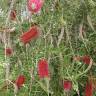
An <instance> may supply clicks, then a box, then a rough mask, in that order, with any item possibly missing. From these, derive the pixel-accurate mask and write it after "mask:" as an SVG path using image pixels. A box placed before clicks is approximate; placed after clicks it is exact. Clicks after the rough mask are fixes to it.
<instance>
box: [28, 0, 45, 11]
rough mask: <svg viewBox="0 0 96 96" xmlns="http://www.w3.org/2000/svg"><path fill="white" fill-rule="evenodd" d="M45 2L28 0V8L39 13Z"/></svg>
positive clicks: (42, 0)
mask: <svg viewBox="0 0 96 96" xmlns="http://www.w3.org/2000/svg"><path fill="white" fill-rule="evenodd" d="M43 3H44V0H28V2H27V5H28V9H29V11H31V12H33V13H37V12H38V11H40V9H41V8H42V6H43Z"/></svg>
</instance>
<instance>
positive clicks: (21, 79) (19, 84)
mask: <svg viewBox="0 0 96 96" xmlns="http://www.w3.org/2000/svg"><path fill="white" fill-rule="evenodd" d="M24 82H25V76H24V75H20V76H19V77H18V78H17V80H16V82H15V83H16V85H17V87H18V88H20V87H22V85H23V84H24Z"/></svg>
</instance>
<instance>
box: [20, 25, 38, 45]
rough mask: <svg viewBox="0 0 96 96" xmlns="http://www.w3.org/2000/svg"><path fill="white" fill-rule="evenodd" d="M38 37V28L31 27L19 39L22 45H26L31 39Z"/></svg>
mask: <svg viewBox="0 0 96 96" xmlns="http://www.w3.org/2000/svg"><path fill="white" fill-rule="evenodd" d="M38 35H39V28H38V27H37V26H33V27H31V28H30V29H29V30H28V31H27V32H25V33H24V34H23V35H22V36H21V38H20V39H21V41H22V42H23V43H24V44H26V43H28V42H30V41H31V40H32V39H34V38H36V37H38Z"/></svg>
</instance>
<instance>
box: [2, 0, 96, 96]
mask: <svg viewBox="0 0 96 96" xmlns="http://www.w3.org/2000/svg"><path fill="white" fill-rule="evenodd" d="M15 1H16V2H15V4H14V9H16V12H17V21H16V22H14V21H11V20H10V21H9V22H8V24H7V26H5V22H6V18H7V16H8V11H9V8H10V3H11V0H0V8H2V12H3V13H2V14H0V30H1V29H2V28H5V27H7V28H12V27H15V29H16V30H15V32H13V33H10V38H11V40H10V45H11V47H12V48H13V50H14V54H13V56H12V57H10V58H7V62H9V63H10V76H9V79H10V80H15V79H16V78H17V76H18V75H19V74H24V75H25V76H26V82H25V85H24V87H22V88H21V89H20V90H19V92H18V94H17V96H47V93H48V90H46V82H45V81H44V80H40V79H39V78H38V75H37V62H38V60H39V59H40V58H42V57H45V58H47V59H48V62H49V67H50V83H49V90H50V91H51V92H53V94H50V96H66V93H65V92H64V90H63V86H62V80H64V79H68V80H71V81H72V83H73V89H72V91H71V92H70V93H69V94H70V96H77V95H75V94H76V91H78V90H79V91H80V93H81V95H80V96H84V88H85V87H84V86H85V83H86V80H87V77H88V76H89V75H90V73H91V74H92V76H94V77H95V75H96V74H95V72H96V68H95V66H96V64H95V62H96V31H95V30H96V0H45V3H44V6H43V8H42V10H41V11H40V13H38V14H33V15H32V16H31V18H30V19H29V20H26V16H28V15H29V14H28V11H26V2H27V0H15ZM21 11H22V12H25V13H26V12H27V13H26V14H23V13H22V12H21ZM34 24H36V25H38V26H40V28H41V35H40V37H39V38H38V39H36V40H33V41H31V42H30V43H29V44H27V45H26V46H24V45H22V44H21V42H20V40H19V38H20V36H21V34H22V32H26V31H27V30H28V29H29V28H30V26H32V25H34ZM62 30H63V31H64V33H63V36H62V38H61V42H60V44H59V45H58V40H59V36H60V34H61V32H62ZM83 31H84V32H83ZM80 32H83V35H82V36H83V38H82V36H80ZM2 34H3V33H2V31H0V35H1V36H2ZM75 55H80V56H83V55H89V56H91V58H92V59H93V62H94V64H93V66H92V68H91V70H89V71H88V72H86V73H84V74H82V75H80V76H79V74H81V73H83V72H84V71H85V70H86V68H87V67H88V66H86V65H85V64H83V63H82V62H72V60H71V58H72V57H73V56H75ZM29 70H33V76H34V80H33V81H32V78H31V76H30V71H29ZM31 81H32V82H31ZM31 83H32V84H31ZM4 85H5V59H4V43H2V42H1V43H0V88H1V90H0V96H13V95H14V90H13V89H14V87H13V86H12V85H11V84H10V85H9V86H8V87H9V88H8V89H6V88H3V89H2V86H4ZM30 85H31V87H30ZM93 96H95V93H94V95H93Z"/></svg>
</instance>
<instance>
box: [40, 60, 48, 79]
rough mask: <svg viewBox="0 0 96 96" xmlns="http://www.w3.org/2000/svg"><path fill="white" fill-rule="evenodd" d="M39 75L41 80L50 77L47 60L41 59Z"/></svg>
mask: <svg viewBox="0 0 96 96" xmlns="http://www.w3.org/2000/svg"><path fill="white" fill-rule="evenodd" d="M38 74H39V77H40V78H45V77H49V68H48V62H47V60H46V59H40V60H39V62H38Z"/></svg>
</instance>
